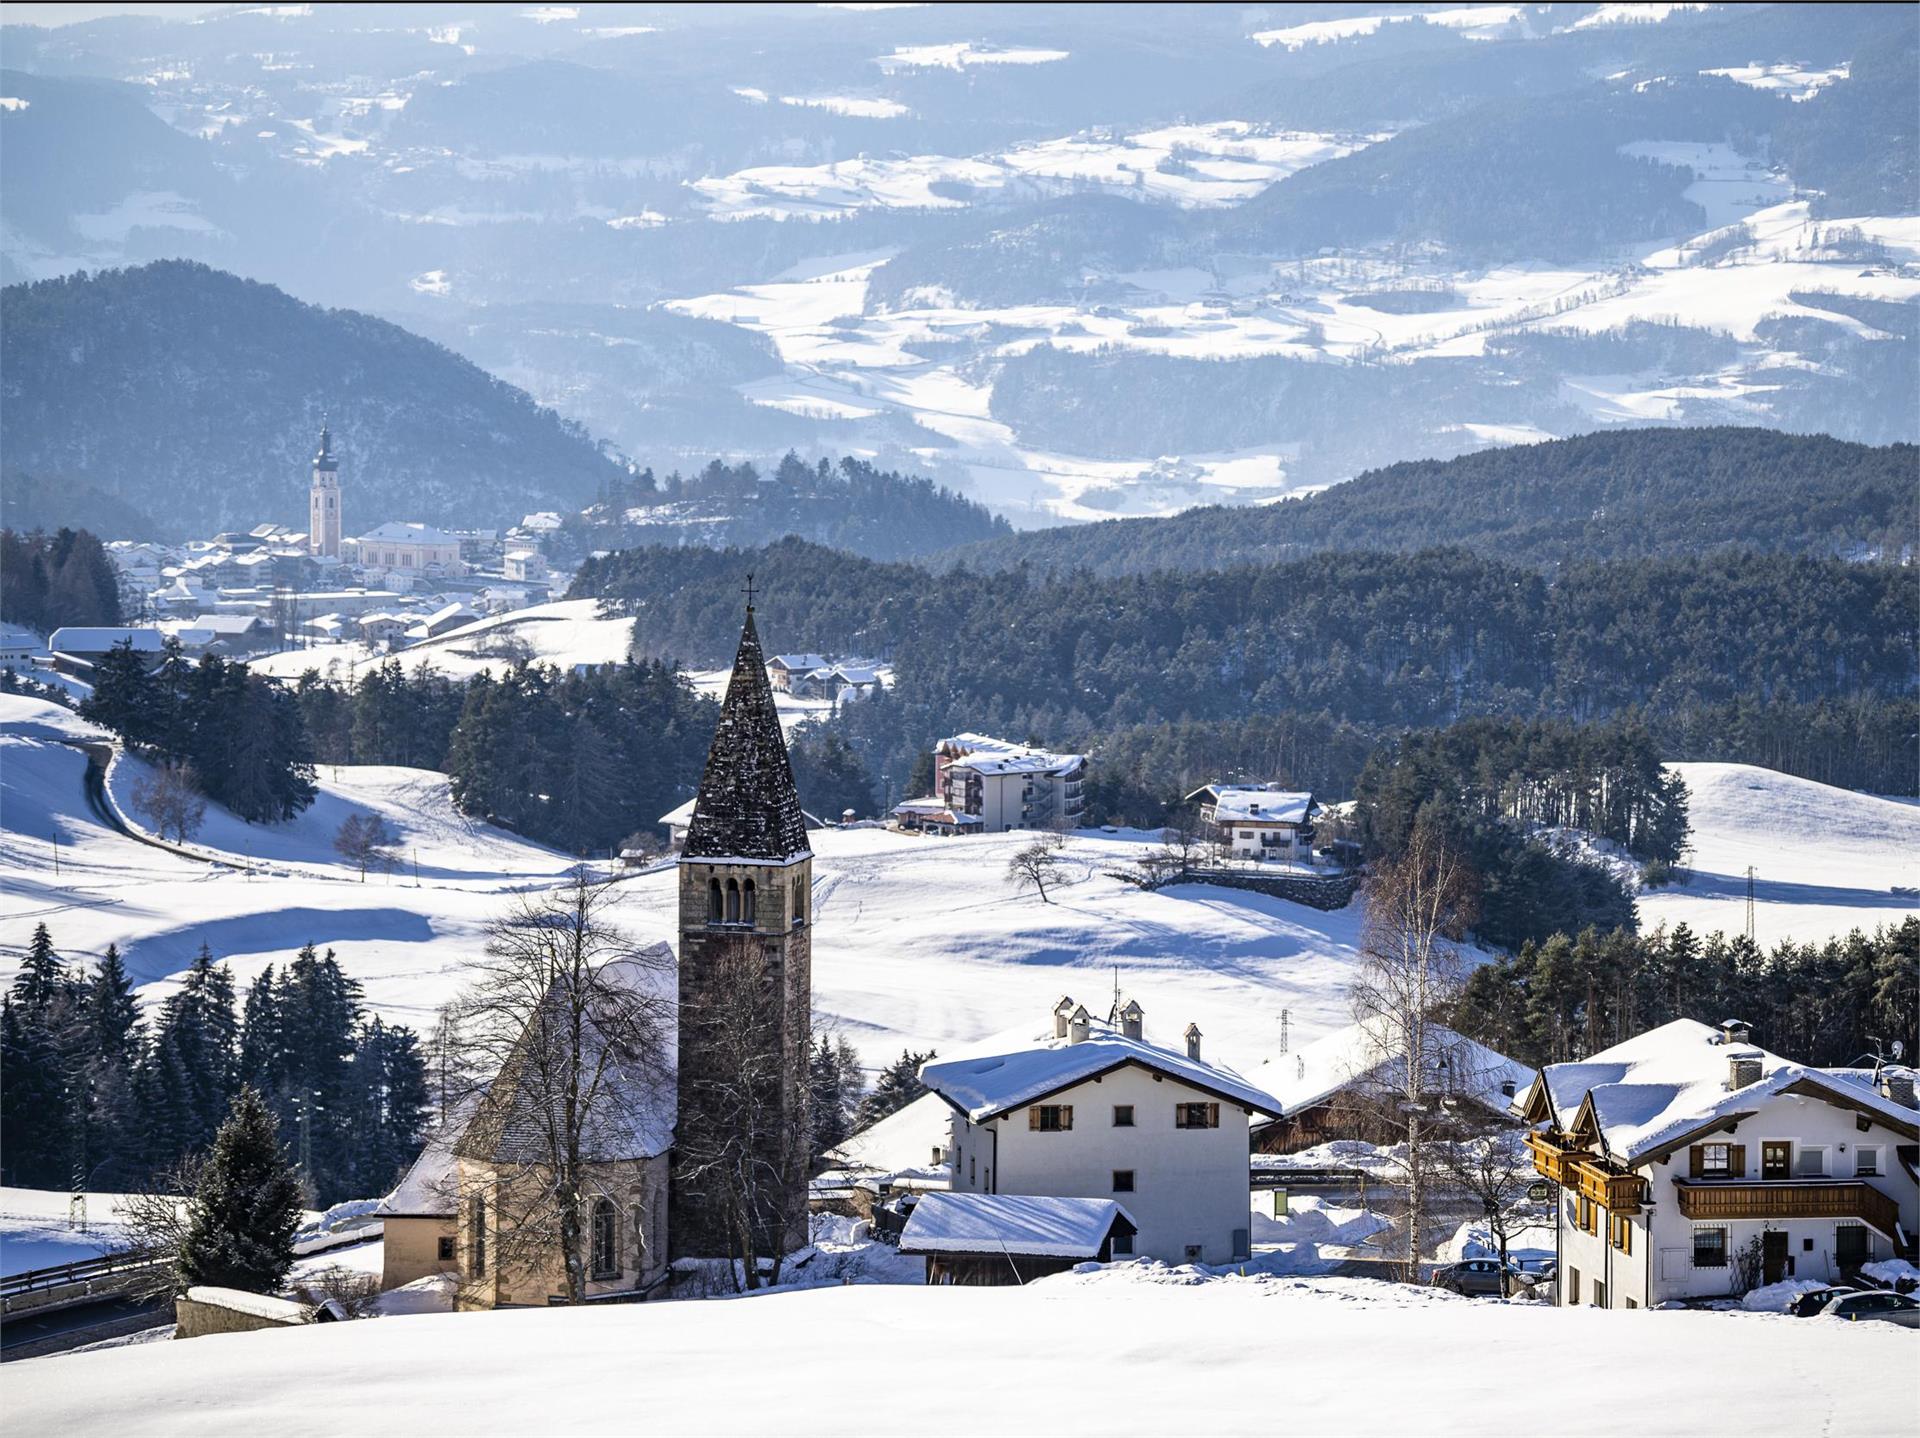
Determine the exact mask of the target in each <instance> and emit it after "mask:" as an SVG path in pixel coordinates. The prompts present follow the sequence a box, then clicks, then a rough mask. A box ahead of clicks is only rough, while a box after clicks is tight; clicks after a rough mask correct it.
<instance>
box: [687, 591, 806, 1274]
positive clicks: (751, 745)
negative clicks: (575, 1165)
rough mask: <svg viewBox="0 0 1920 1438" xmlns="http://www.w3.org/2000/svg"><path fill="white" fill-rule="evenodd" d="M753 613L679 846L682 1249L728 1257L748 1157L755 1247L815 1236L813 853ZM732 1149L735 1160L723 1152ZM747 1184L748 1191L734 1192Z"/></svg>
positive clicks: (791, 1245)
mask: <svg viewBox="0 0 1920 1438" xmlns="http://www.w3.org/2000/svg"><path fill="white" fill-rule="evenodd" d="M747 594H748V602H747V614H746V622H745V623H744V624H743V625H742V626H741V630H740V648H739V652H738V653H737V654H736V655H735V656H734V661H733V676H732V678H731V679H730V680H729V681H728V684H727V694H726V698H725V700H724V701H722V703H721V706H720V723H719V727H718V728H716V729H715V731H714V735H713V745H712V748H711V749H709V750H708V752H707V767H706V771H705V773H704V774H703V775H702V776H701V779H700V792H699V795H698V797H697V798H696V799H695V801H694V808H693V818H692V820H691V821H690V822H689V824H688V826H687V838H686V843H685V844H684V845H683V846H682V849H681V853H680V862H679V870H680V956H679V1000H680V1021H679V1122H678V1125H677V1127H676V1138H675V1147H674V1162H673V1179H672V1190H671V1197H672V1217H671V1221H670V1224H669V1231H670V1233H671V1235H672V1245H671V1246H672V1250H673V1252H674V1254H675V1256H687V1257H693V1258H718V1257H724V1256H727V1255H728V1254H730V1253H731V1252H732V1251H733V1246H732V1244H731V1243H730V1242H729V1239H728V1235H727V1231H726V1225H727V1223H728V1216H729V1214H730V1213H731V1212H734V1210H733V1209H730V1207H729V1204H730V1203H733V1202H737V1200H730V1199H729V1198H728V1196H727V1193H726V1191H725V1185H723V1184H722V1183H721V1182H720V1178H721V1174H722V1170H723V1169H725V1170H727V1171H731V1172H735V1173H737V1172H740V1171H742V1170H750V1171H752V1172H754V1173H755V1174H756V1175H758V1177H757V1179H756V1181H755V1190H756V1198H755V1202H754V1204H753V1208H754V1209H755V1212H753V1214H752V1215H751V1216H750V1219H749V1221H750V1222H751V1225H752V1228H753V1232H754V1235H755V1240H754V1247H755V1251H756V1253H757V1254H758V1255H760V1256H763V1257H771V1256H773V1255H775V1254H777V1253H788V1252H792V1251H793V1250H794V1249H796V1248H799V1247H801V1246H802V1245H803V1244H804V1243H805V1242H806V1240H807V1166H808V1157H809V1153H808V1150H809V1147H810V1142H809V1140H810V1125H809V1122H808V1114H807V1045H808V1042H809V1035H810V1029H811V1018H812V1009H813V947H812V942H811V937H810V935H811V929H810V924H811V921H812V917H813V916H812V912H811V898H812V895H811V888H812V881H813V853H812V850H811V849H810V848H809V847H808V844H807V829H806V823H805V820H804V818H803V817H802V815H801V812H800V794H799V791H798V790H797V789H796V788H795V787H794V783H793V770H792V768H791V767H790V766H789V764H788V762H787V746H786V741H785V739H784V738H783V737H782V735H781V732H780V718H779V715H778V713H777V712H776V711H775V709H774V703H773V686H772V685H771V684H769V683H768V681H767V663H766V655H765V654H764V653H763V652H762V651H761V648H760V636H759V634H758V632H757V631H756V630H755V628H754V623H753V602H752V580H751V578H749V580H748V589H747ZM728 1153H730V1154H731V1158H730V1159H728V1160H726V1161H725V1162H724V1163H723V1162H722V1161H721V1160H720V1156H721V1155H722V1154H728ZM736 1191H737V1190H736Z"/></svg>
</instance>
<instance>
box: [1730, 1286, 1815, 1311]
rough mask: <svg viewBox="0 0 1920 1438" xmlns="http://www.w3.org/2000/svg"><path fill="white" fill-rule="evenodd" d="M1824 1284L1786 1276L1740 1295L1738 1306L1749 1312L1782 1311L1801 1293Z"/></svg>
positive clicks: (1811, 1290) (1808, 1291) (1809, 1291)
mask: <svg viewBox="0 0 1920 1438" xmlns="http://www.w3.org/2000/svg"><path fill="white" fill-rule="evenodd" d="M1826 1286H1827V1285H1826V1284H1824V1283H1816V1282H1815V1281H1814V1280H1813V1279H1811V1278H1786V1279H1782V1280H1781V1281H1780V1282H1778V1283H1769V1284H1766V1285H1764V1286H1763V1287H1760V1288H1755V1289H1752V1290H1750V1291H1749V1292H1747V1293H1746V1294H1745V1295H1743V1296H1742V1297H1741V1299H1740V1306H1741V1307H1742V1308H1744V1309H1745V1310H1746V1311H1747V1312H1749V1313H1784V1312H1786V1310H1787V1305H1788V1304H1789V1303H1791V1302H1793V1300H1794V1299H1796V1298H1798V1297H1799V1296H1800V1295H1801V1294H1803V1293H1811V1292H1813V1290H1814V1289H1816V1288H1825V1287H1826Z"/></svg>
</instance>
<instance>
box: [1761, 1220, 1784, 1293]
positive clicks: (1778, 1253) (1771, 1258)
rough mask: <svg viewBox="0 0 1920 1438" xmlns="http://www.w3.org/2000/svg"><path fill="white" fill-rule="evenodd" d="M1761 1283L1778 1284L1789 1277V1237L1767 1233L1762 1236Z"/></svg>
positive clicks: (1782, 1234)
mask: <svg viewBox="0 0 1920 1438" xmlns="http://www.w3.org/2000/svg"><path fill="white" fill-rule="evenodd" d="M1760 1272H1761V1280H1760V1281H1761V1282H1763V1283H1778V1282H1779V1281H1780V1280H1781V1279H1783V1278H1785V1277H1786V1276H1787V1236H1786V1234H1784V1233H1773V1232H1767V1233H1763V1234H1762V1235H1761V1236H1760Z"/></svg>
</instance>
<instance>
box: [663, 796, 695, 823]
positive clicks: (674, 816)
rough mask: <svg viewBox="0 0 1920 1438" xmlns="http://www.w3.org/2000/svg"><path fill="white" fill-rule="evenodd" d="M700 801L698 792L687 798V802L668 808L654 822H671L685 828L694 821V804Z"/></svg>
mask: <svg viewBox="0 0 1920 1438" xmlns="http://www.w3.org/2000/svg"><path fill="white" fill-rule="evenodd" d="M699 802H700V796H699V795H697V794H696V795H695V796H694V797H693V798H691V799H689V800H687V802H686V803H684V804H681V805H679V806H677V807H676V808H672V809H669V810H667V812H666V813H664V814H662V815H661V816H660V817H659V818H658V819H656V820H655V821H654V822H655V823H658V824H671V825H673V826H674V827H676V828H681V829H684V828H686V826H687V825H689V824H691V823H692V822H693V806H694V805H695V804H697V803H699Z"/></svg>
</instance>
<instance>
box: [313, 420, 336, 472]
mask: <svg viewBox="0 0 1920 1438" xmlns="http://www.w3.org/2000/svg"><path fill="white" fill-rule="evenodd" d="M313 467H314V468H315V469H334V468H336V467H337V466H336V465H335V464H334V459H333V430H332V429H331V428H329V427H328V424H327V417H326V416H325V415H322V416H320V449H319V451H318V452H317V453H316V454H315V455H314V456H313Z"/></svg>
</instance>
